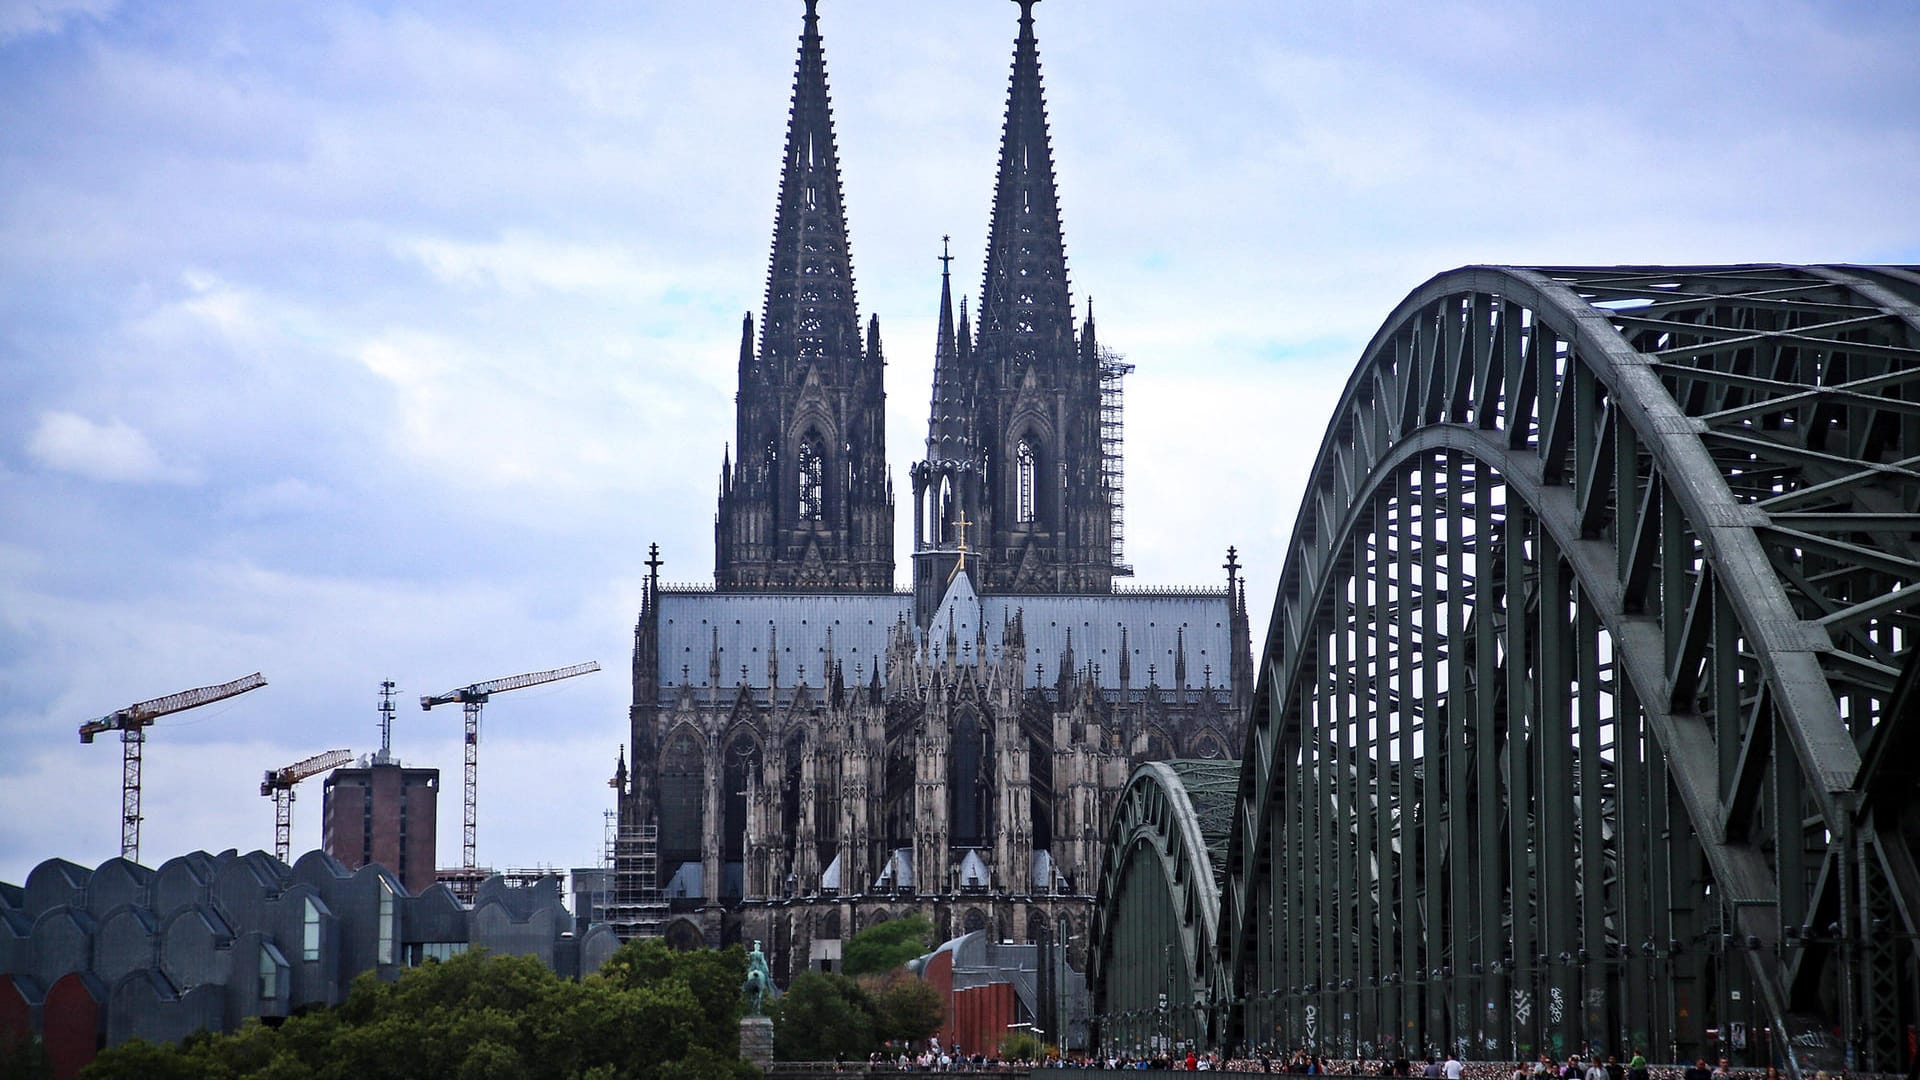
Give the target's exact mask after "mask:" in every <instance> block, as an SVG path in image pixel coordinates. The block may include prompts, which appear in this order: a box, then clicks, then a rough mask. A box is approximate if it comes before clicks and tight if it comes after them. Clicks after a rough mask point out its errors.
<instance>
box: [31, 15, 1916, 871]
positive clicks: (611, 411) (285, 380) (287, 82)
mask: <svg viewBox="0 0 1920 1080" xmlns="http://www.w3.org/2000/svg"><path fill="white" fill-rule="evenodd" d="M821 7H822V14H823V27H824V33H825V37H826V43H827V57H828V70H829V72H830V74H831V78H832V84H833V92H834V105H835V114H836V119H837V127H838V131H839V139H840V144H839V145H840V152H841V159H842V163H843V168H844V170H845V174H844V180H845V187H846V193H847V201H848V206H849V212H850V219H851V220H850V224H851V229H852V235H853V245H854V247H853V250H854V260H855V274H856V278H857V281H858V284H859V287H860V301H861V309H862V313H863V315H864V314H865V313H868V312H872V313H877V314H878V315H879V317H880V322H881V326H882V332H883V335H884V337H885V341H886V350H887V354H888V357H889V359H890V361H891V367H890V370H889V383H890V389H891V391H892V394H891V397H890V399H889V404H890V410H891V415H890V420H891V431H892V437H893V441H892V447H891V450H892V458H893V463H894V471H895V475H896V481H897V482H899V483H901V484H902V485H904V469H905V466H906V465H907V464H908V463H909V462H910V461H911V460H912V459H913V457H914V456H915V455H916V453H917V451H918V448H919V447H918V444H919V441H920V440H921V439H922V438H924V433H925V426H924V425H925V423H926V407H927V393H928V386H929V379H930V371H931V367H932V355H933V328H934V315H935V312H934V306H935V301H936V298H937V295H938V264H937V263H936V262H935V256H936V255H938V253H939V249H940V237H941V236H942V235H943V234H949V233H950V234H952V235H953V237H954V250H955V253H956V255H957V258H956V261H955V271H956V275H957V284H956V287H957V288H959V289H962V290H965V291H968V292H972V291H976V290H977V288H978V285H977V283H978V281H979V275H980V272H981V266H980V253H981V251H982V250H983V249H984V245H985V239H986V227H987V212H988V209H989V200H990V194H991V184H992V178H993V166H994V162H995V154H996V146H997V140H998V135H999V126H1000V120H1001V115H1002V110H1003V108H1004V102H1005V93H1006V78H1007V70H1008V62H1009V59H1010V56H1011V46H1012V40H1013V36H1014V30H1015V25H1014V19H1015V15H1016V11H1015V9H1014V7H1013V5H1011V4H1008V3H1005V2H1002V0H937V2H936V0H825V2H823V3H822V5H821ZM536 9H538V10H537V11H536ZM800 10H801V4H800V3H799V0H728V2H725V3H665V2H659V0H640V2H633V0H624V2H612V0H607V2H595V0H579V2H568V3H560V4H554V5H528V4H519V3H478V4H476V3H470V2H462V3H433V2H430V0H426V2H420V3H376V2H366V3H357V4H349V3H322V4H297V5H282V4H260V3H233V2H230V0H204V2H194V0H183V2H177V3H167V4H131V3H129V4H116V3H115V2H114V0H0V880H3V881H13V882H19V881H21V880H23V879H24V877H25V875H26V872H27V871H28V870H29V869H30V868H31V867H32V866H33V865H34V864H35V863H36V862H38V861H40V860H41V859H43V858H47V857H49V856H54V855H59V856H64V857H67V858H71V859H74V860H76V861H78V862H82V863H87V864H92V863H96V862H98V861H100V860H102V859H105V858H107V857H110V856H112V855H114V854H117V853H118V840H119V820H118V812H119V796H118V784H119V764H120V763H119V760H118V758H119V752H118V747H117V746H116V745H115V740H113V739H112V738H111V737H109V738H107V739H105V740H102V741H101V742H99V743H96V744H95V745H92V746H82V745H81V744H80V743H79V741H78V739H77V738H76V735H75V729H76V726H77V725H78V724H79V723H80V722H81V721H83V720H86V719H89V718H91V717H95V716H98V715H101V714H103V713H106V712H109V711H111V710H113V709H115V708H118V707H121V706H124V705H127V704H129V703H132V702H134V701H138V700H141V699H144V698H149V697H154V696H158V695H160V694H164V693H168V692H171V691H175V690H180V689H184V688H187V687H191V686H198V685H202V684H206V683H214V682H221V681H224V680H227V679H231V678H234V677H236V676H239V675H243V674H245V673H247V672H251V671H254V670H260V671H263V672H264V673H265V674H266V677H267V679H268V680H269V682H270V684H271V685H270V686H269V687H267V688H266V689H264V690H260V691H257V692H255V693H252V694H248V695H246V696H243V697H240V698H237V699H234V700H232V701H229V702H225V703H222V704H220V705H215V706H212V707H209V708H205V709H201V710H198V711H195V712H191V713H185V714H181V715H178V716H175V717H172V718H169V719H167V720H163V721H162V722H161V723H160V724H159V725H158V727H157V729H156V730H155V731H154V734H153V737H152V741H151V742H150V743H149V747H148V753H147V774H146V814H147V822H146V827H145V831H144V833H143V851H142V854H143V856H144V861H146V862H148V863H150V864H157V863H158V862H160V861H162V860H163V859H165V858H166V857H168V856H171V855H173V854H177V853H179V852H181V851H185V850H189V849H193V848H207V849H210V850H219V849H221V848H226V847H239V848H242V849H249V848H255V847H269V848H270V846H271V844H272V838H273V837H272V814H271V807H270V805H269V803H268V802H267V800H265V799H262V798H261V797H260V796H259V794H258V790H257V788H258V784H259V778H260V774H261V772H262V771H263V770H265V769H267V768H270V767H278V766H281V765H285V764H288V763H290V762H292V761H294V760H296V759H299V758H302V757H305V756H307V755H308V754H311V753H314V752H316V751H320V750H324V749H329V748H333V747H350V748H352V749H353V750H355V751H356V752H364V751H366V750H369V749H372V748H373V746H374V745H376V743H377V738H378V736H377V729H376V723H375V719H376V717H375V712H374V704H375V701H376V694H377V690H378V684H379V682H380V681H381V680H382V679H384V678H392V679H394V680H395V681H396V682H398V683H399V685H400V688H401V693H402V694H403V695H404V697H403V703H404V702H412V701H414V700H415V699H416V698H417V696H418V695H420V694H422V693H428V692H437V691H442V690H446V689H449V688H451V687H454V686H459V685H463V684H466V683H469V682H473V681H477V680H480V679H487V678H493V677H497V676H503V675H509V674H514V673H517V672H521V671H527V670H533V669H540V668H548V667H557V666H561V665H564V664H569V663H573V662H576V661H581V660H586V659H595V660H598V661H600V663H602V664H603V665H605V666H606V668H607V670H606V671H604V672H602V673H600V674H598V675H593V676H588V677H584V678H580V679H575V680H571V681H569V682H563V683H556V684H553V685H550V686H546V687H541V688H537V689H533V690H526V691H521V692H518V693H515V694H511V695H506V696H503V697H501V698H499V699H497V700H496V701H495V702H494V703H493V704H492V705H490V706H489V707H488V712H487V720H486V726H485V728H484V737H483V742H482V746H483V749H482V755H481V758H482V760H481V776H480V788H481V800H480V801H481V805H480V857H481V860H482V861H483V862H484V863H489V864H492V865H499V866H526V865H554V866H569V865H580V864H588V863H592V862H595V861H597V860H598V858H599V850H600V843H601V826H602V812H603V811H604V810H605V809H607V808H608V807H610V806H611V793H610V792H609V791H608V790H607V788H606V786H605V780H606V778H607V776H608V775H609V774H610V772H611V769H612V764H613V757H614V753H615V751H616V748H617V747H618V745H619V744H620V743H621V742H622V740H623V739H624V738H625V701H626V698H627V696H628V693H629V687H628V684H627V680H626V678H625V676H624V675H623V669H624V668H625V667H626V664H627V661H628V658H629V651H628V650H629V649H630V647H631V641H632V638H631V631H632V626H633V621H634V615H635V610H636V607H637V604H638V597H639V588H640V580H641V575H642V573H643V570H642V568H641V566H640V561H641V560H642V559H643V558H644V557H645V554H644V553H645V548H646V545H647V544H648V543H649V542H653V541H657V542H659V543H660V545H661V548H662V550H663V553H664V556H665V558H666V559H667V569H666V571H665V573H666V576H667V577H669V578H670V579H673V580H685V581H697V580H711V578H710V575H711V571H712V530H711V515H712V511H713V500H714V494H715V481H716V475H717V471H718V467H719V463H720V455H721V451H722V446H723V442H724V440H725V439H726V438H727V437H728V435H729V433H730V432H731V425H732V419H731V416H732V413H731V409H732V394H733V389H734V388H733V385H732V381H731V380H732V376H733V371H734V366H733V359H734V355H735V348H736V343H737V340H738V332H739V322H740V316H741V314H742V313H743V312H745V311H747V310H748V309H757V307H758V304H759V302H760V298H761V292H762V289H763V287H764V274H765V266H766V254H767V242H768V237H769V230H770V227H771V223H772V217H773V203H774V196H775V188H776V183H777V179H778V164H779V154H780V144H781V138H782V133H783V130H784V125H785V120H786V104H787V95H788V91H789V89H790V86H791V80H792V67H793V58H794V46H795V42H796V37H797V34H798V32H799V23H800V18H799V15H800ZM1037 16H1038V29H1039V35H1040V44H1041V57H1042V61H1043V64H1044V66H1045V72H1046V78H1047V91H1048V95H1049V104H1050V111H1051V116H1052V122H1053V129H1052V130H1053V139H1054V147H1055V155H1056V161H1057V163H1058V169H1059V174H1060V185H1061V198H1062V204H1063V213H1064V215H1065V221H1066V229H1067V243H1068V254H1069V260H1070V263H1071V268H1072V271H1073V281H1074V287H1075V297H1076V300H1077V301H1083V300H1084V299H1085V298H1086V297H1088V296H1089V295H1091V296H1092V297H1093V298H1094V300H1095V302H1096V305H1097V307H1098V311H1099V315H1100V334H1101V341H1102V343H1103V344H1111V345H1113V346H1116V347H1118V348H1119V349H1121V350H1122V351H1124V352H1126V353H1127V354H1128V355H1129V358H1130V359H1131V360H1133V361H1134V362H1135V363H1137V364H1138V367H1139V369H1138V372H1137V374H1136V375H1135V376H1133V377H1132V379H1131V380H1130V381H1129V384H1128V390H1127V411H1128V428H1127V437H1128V451H1129V457H1128V466H1127V470H1128V471H1127V498H1128V507H1129V518H1128V523H1129V527H1128V556H1129V558H1130V560H1131V561H1132V562H1133V563H1134V564H1135V565H1136V566H1137V567H1138V569H1139V577H1138V579H1137V580H1138V582H1140V583H1143V584H1193V583H1201V584H1210V583H1214V582H1216V581H1218V580H1220V578H1221V576H1222V575H1221V571H1220V570H1219V569H1218V567H1219V564H1220V563H1221V561H1222V557H1223V553H1224V549H1225V548H1226V546H1227V545H1228V544H1230V543H1231V544H1238V545H1239V546H1240V548H1241V550H1242V553H1243V558H1244V560H1245V561H1246V562H1247V564H1248V565H1249V567H1250V573H1251V581H1252V584H1253V588H1252V590H1251V591H1252V592H1253V593H1254V594H1255V595H1256V596H1257V599H1256V600H1255V607H1256V611H1255V621H1256V625H1264V621H1265V618H1266V610H1265V609H1266V607H1267V605H1268V603H1270V598H1271V595H1272V590H1273V583H1274V581H1275V579H1276V578H1277V576H1278V572H1279V567H1280V564H1281V562H1282V560H1283V559H1284V557H1285V551H1286V542H1287V537H1288V534H1289V531H1290V528H1291V524H1292V516H1293V506H1294V504H1295V502H1296V500H1297V497H1298V492H1299V490H1300V487H1301V483H1302V478H1303V475H1304V471H1305V469H1306V467H1307V465H1308V463H1309V462H1310V460H1311V458H1312V456H1313V454H1314V452H1315V450H1316V448H1317V446H1318V443H1319V439H1320V434H1321V431H1322V429H1323V427H1324V424H1325V418H1326V416H1327V415H1328V413H1329V410H1330V406H1331V402H1332V399H1333V395H1334V394H1335V392H1336V390H1337V387H1338V386H1339V384H1340V383H1341V382H1342V381H1343V380H1344V378H1345V376H1346V374H1347V372H1348V370H1349V369H1350V368H1351V366H1352V364H1353V362H1354V360H1355V359H1356V358H1357V354H1358V351H1359V349H1360V347H1361V346H1362V345H1363V344H1364V342H1365V341H1366V339H1367V338H1368V337H1369V336H1370V335H1371V333H1372V331H1373V330H1374V328H1375V327H1376V326H1377V325H1378V323H1379V321H1380V319H1381V318H1383V317H1384V316H1385V315H1386V313H1387V312H1388V310H1389V309H1390V308H1391V307H1392V306H1393V304H1394V303H1395V302H1396V301H1398V300H1399V298H1400V297H1402V296H1403V295H1405V294H1406V293H1407V292H1408V291H1409V290H1411V289H1412V288H1413V287H1414V286H1416V285H1418V284H1419V283H1420V282H1421V281H1422V280H1424V279H1426V278H1427V277H1430V276H1431V275H1433V274H1435V273H1437V272H1440V271H1442V270H1445V269H1448V268H1451V267H1454V266H1458V265H1462V264H1467V263H1485V262H1491V263H1521V264H1526V263H1617V262H1641V263H1647V262H1669V263H1684V262H1720V261H1789V262H1809V261H1847V262H1917V261H1920V198H1916V197H1915V192H1916V186H1915V185H1916V179H1915V178H1916V177H1920V107H1917V106H1916V103H1920V65H1916V64H1915V63H1914V59H1913V58H1914V56H1915V55H1916V53H1917V52H1920V8H1916V7H1915V6H1914V5H1912V4H1909V3H1906V2H1904V0H1885V2H1880V3H1872V2H1838V0H1740V2H1738V3H1727V2H1725V0H1712V2H1692V0H1644V2H1643V0H1623V2H1618V3H1610V4H1581V5H1573V4H1559V3H1554V4H1538V3H1532V4H1521V3H1508V4H1501V3H1494V2H1492V0H1485V2H1450V0H1419V2H1407V3H1395V2H1386V0H1345V2H1332V0H1329V2H1326V3H1281V2H1278V0H1188V2H1181V3H1168V2H1166V0H1051V2H1048V3H1045V4H1042V5H1041V6H1040V7H1039V8H1038V9H1037ZM901 519H902V521H903V523H904V522H906V521H907V520H908V518H907V516H906V515H905V514H904V513H903V514H902V515H901ZM909 533H910V525H908V524H902V526H901V528H900V530H899V534H900V535H899V541H900V544H901V550H902V552H903V554H904V551H905V545H906V543H907V542H908V541H909V540H910V536H909ZM902 569H903V572H904V561H903V562H902ZM459 726H460V716H459V713H458V711H457V710H454V709H441V710H435V711H434V712H432V713H422V712H421V711H420V710H419V709H418V708H417V707H412V706H409V707H407V708H404V709H403V710H402V712H401V713H400V719H399V725H398V730H397V732H396V735H395V742H396V750H397V752H398V753H399V754H400V755H401V756H402V757H403V758H405V759H406V760H407V761H408V762H409V763H413V764H422V765H433V766H438V767H440V768H441V769H443V770H445V776H446V780H447V789H448V791H447V794H448V797H447V798H445V799H443V801H442V810H441V818H442V828H441V831H440V851H441V858H442V862H443V863H449V864H451V863H454V862H457V861H458V858H459V807H458V792H459V781H458V776H459V768H460V754H459V739H458V731H459ZM319 809H320V791H319V789H318V786H317V782H316V783H314V784H311V785H309V786H308V787H307V788H306V789H304V795H303V797H302V798H301V800H300V801H299V802H298V804H297V805H296V808H295V838H294V843H295V849H296V850H304V849H307V848H310V847H314V846H317V845H318V843H319Z"/></svg>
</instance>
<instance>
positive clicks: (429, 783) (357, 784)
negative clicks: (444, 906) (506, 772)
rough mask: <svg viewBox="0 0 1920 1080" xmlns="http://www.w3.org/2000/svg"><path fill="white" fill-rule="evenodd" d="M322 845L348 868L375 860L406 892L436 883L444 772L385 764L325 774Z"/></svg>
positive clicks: (352, 868) (414, 891) (391, 763)
mask: <svg viewBox="0 0 1920 1080" xmlns="http://www.w3.org/2000/svg"><path fill="white" fill-rule="evenodd" d="M323 798H324V803H323V806H324V809H323V810H322V811H321V825H320V846H321V847H322V848H323V849H325V850H326V853H327V854H329V855H331V856H333V857H334V858H336V859H339V860H340V861H341V862H342V863H344V864H346V866H347V868H348V869H350V870H357V869H359V868H360V867H362V866H365V865H366V864H368V863H370V862H377V863H379V864H381V865H382V866H385V867H387V868H388V869H390V870H392V871H393V872H394V873H396V874H398V875H399V876H400V881H401V883H402V884H404V885H406V887H407V891H409V892H412V893H416V894H418V893H422V892H425V891H426V890H427V888H428V887H429V886H431V885H432V884H433V882H434V854H435V851H436V847H435V843H434V836H435V828H436V827H437V825H438V820H439V819H438V806H439V801H440V770H439V769H410V768H407V767H406V766H403V765H400V764H397V763H394V762H385V763H378V764H373V765H367V766H363V767H360V768H355V769H335V770H334V771H333V773H332V775H330V776H328V777H327V783H326V793H325V795H324V797H323Z"/></svg>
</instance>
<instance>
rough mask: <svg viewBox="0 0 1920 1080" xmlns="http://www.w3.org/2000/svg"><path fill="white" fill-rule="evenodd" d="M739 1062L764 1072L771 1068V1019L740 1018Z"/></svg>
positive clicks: (760, 1017) (762, 1017)
mask: <svg viewBox="0 0 1920 1080" xmlns="http://www.w3.org/2000/svg"><path fill="white" fill-rule="evenodd" d="M740 1060H742V1061H745V1062H747V1063H748V1064H750V1065H753V1066H755V1067H757V1068H758V1069H759V1070H760V1071H761V1072H766V1071H767V1070H768V1069H770V1068H772V1067H773V1018H772V1017H767V1016H743V1017H741V1018H740Z"/></svg>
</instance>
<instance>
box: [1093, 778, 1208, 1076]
mask: <svg viewBox="0 0 1920 1080" xmlns="http://www.w3.org/2000/svg"><path fill="white" fill-rule="evenodd" d="M1239 771H1240V770H1239V763H1238V762H1235V761H1217V760H1199V759H1182V760H1176V761H1152V762H1146V763H1144V764H1142V765H1139V766H1137V767H1136V768H1135V769H1134V770H1133V775H1132V776H1131V777H1129V778H1128V780H1127V786H1126V787H1125V788H1122V789H1121V791H1120V797H1119V799H1117V800H1116V801H1115V803H1114V809H1113V812H1112V813H1111V815H1110V816H1109V817H1108V821H1107V828H1106V836H1105V840H1106V843H1105V845H1104V849H1103V850H1104V851H1105V853H1106V854H1105V856H1104V858H1103V859H1102V860H1101V867H1100V893H1099V896H1098V898H1097V900H1096V902H1095V904H1094V917H1093V924H1092V937H1091V939H1090V946H1089V948H1088V950H1087V956H1088V968H1087V984H1088V986H1089V987H1090V989H1091V990H1092V994H1093V1007H1092V1008H1093V1018H1094V1040H1095V1045H1096V1046H1097V1047H1098V1048H1099V1049H1100V1050H1101V1051H1102V1052H1103V1053H1106V1052H1117V1053H1126V1054H1136V1055H1138V1054H1144V1053H1146V1052H1148V1051H1150V1050H1155V1049H1167V1048H1174V1047H1180V1046H1183V1045H1184V1046H1192V1045H1197V1046H1200V1047H1205V1046H1207V1045H1208V1044H1210V1043H1211V1042H1213V1041H1214V1034H1215V1028H1216V1027H1217V1025H1218V1012H1217V1009H1218V1005H1219V1002H1221V1001H1223V1000H1225V999H1226V997H1227V993H1228V988H1227V980H1226V976H1225V973H1224V970H1223V969H1222V968H1221V966H1220V964H1219V949H1218V946H1219V915H1220V911H1221V907H1222V905H1221V903H1220V881H1221V878H1222V877H1224V875H1225V869H1226V848H1227V830H1228V827H1229V826H1230V824H1231V822H1232V819H1233V809H1234V803H1235V799H1236V795H1237V793H1238V790H1239V788H1238V778H1239Z"/></svg>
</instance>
